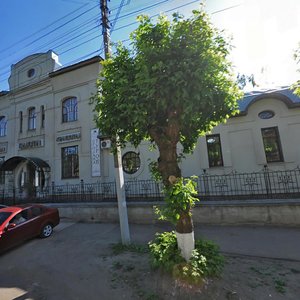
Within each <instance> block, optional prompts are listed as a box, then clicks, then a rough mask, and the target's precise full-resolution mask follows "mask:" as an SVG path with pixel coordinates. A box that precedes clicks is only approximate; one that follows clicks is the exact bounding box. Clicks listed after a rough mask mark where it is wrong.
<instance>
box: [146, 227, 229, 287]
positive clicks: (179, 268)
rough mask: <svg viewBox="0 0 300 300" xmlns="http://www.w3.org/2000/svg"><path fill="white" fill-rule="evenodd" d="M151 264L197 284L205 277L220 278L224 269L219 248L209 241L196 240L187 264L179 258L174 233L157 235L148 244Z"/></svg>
mask: <svg viewBox="0 0 300 300" xmlns="http://www.w3.org/2000/svg"><path fill="white" fill-rule="evenodd" d="M149 249H150V259H151V264H152V266H153V267H155V268H159V267H160V268H162V269H163V270H166V271H167V272H172V274H173V275H174V276H175V277H176V278H181V279H183V280H186V281H188V282H189V283H194V284H198V283H200V282H202V281H203V279H205V278H207V277H214V276H220V274H221V273H222V270H223V267H224V257H223V256H222V255H220V252H219V247H218V246H217V245H216V244H214V243H213V242H211V241H206V240H202V239H197V240H196V242H195V250H193V253H192V256H191V258H190V260H189V261H188V262H185V260H184V259H183V258H182V257H181V255H180V253H179V250H178V247H177V240H176V235H175V232H174V231H172V232H163V233H160V234H159V233H157V234H156V237H155V239H154V241H152V242H150V243H149Z"/></svg>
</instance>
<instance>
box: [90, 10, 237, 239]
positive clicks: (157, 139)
mask: <svg viewBox="0 0 300 300" xmlns="http://www.w3.org/2000/svg"><path fill="white" fill-rule="evenodd" d="M138 20H139V22H140V25H139V27H138V28H137V29H136V30H135V31H134V32H133V33H132V34H131V41H132V43H131V48H126V47H124V46H123V45H122V44H118V46H117V48H116V52H115V54H114V55H113V56H112V57H110V58H109V59H107V60H105V61H103V62H102V64H103V70H102V72H101V74H100V75H101V77H100V78H99V80H98V81H97V85H98V91H99V92H98V94H96V95H94V96H93V100H94V102H95V111H96V112H97V116H96V123H97V126H98V127H99V128H100V130H101V132H103V133H105V134H106V135H109V136H116V135H117V136H118V137H119V140H118V141H117V142H118V143H119V144H120V145H121V146H124V145H125V143H126V142H130V143H132V144H133V145H135V146H137V145H139V144H140V142H141V141H142V140H144V139H148V140H150V141H151V142H152V143H154V144H155V145H156V146H157V148H158V150H159V158H158V161H157V170H158V172H159V173H160V174H161V177H162V181H163V183H164V185H165V187H166V189H172V187H173V186H174V184H175V183H176V182H178V180H176V179H179V178H181V176H182V174H181V170H180V168H179V165H178V158H179V155H180V154H179V153H177V146H178V143H181V145H182V148H183V152H184V153H190V152H192V150H193V148H194V146H195V144H196V142H197V139H198V137H199V136H200V135H204V134H205V133H207V132H209V131H210V130H211V129H212V128H213V127H214V126H216V125H217V124H219V123H220V122H225V121H226V119H227V118H229V116H231V115H233V114H235V113H236V112H237V103H236V100H237V99H239V98H241V96H242V94H241V92H240V90H239V88H238V86H237V84H236V83H235V78H234V76H233V73H232V70H231V63H230V62H229V61H228V60H227V56H228V54H229V51H230V48H231V47H230V44H229V42H228V41H226V40H225V38H223V37H222V32H219V31H218V30H217V29H216V28H214V27H213V26H212V25H211V23H210V21H209V18H208V16H207V14H206V13H205V12H204V10H203V9H200V10H197V11H193V15H192V16H191V17H190V18H188V19H184V18H183V17H182V16H180V15H178V14H174V15H173V19H172V20H171V21H169V20H168V19H167V18H166V17H165V16H160V17H159V18H158V20H157V22H156V23H153V22H152V21H151V20H150V18H149V17H147V16H140V17H139V18H138ZM174 179H175V180H174ZM176 231H177V232H178V233H182V234H184V233H192V232H193V222H192V218H191V208H190V207H185V209H182V210H181V211H180V215H179V218H178V222H177V224H176Z"/></svg>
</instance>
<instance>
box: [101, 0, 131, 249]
mask: <svg viewBox="0 0 300 300" xmlns="http://www.w3.org/2000/svg"><path fill="white" fill-rule="evenodd" d="M100 9H101V18H102V34H103V42H104V53H105V58H106V59H107V58H108V57H109V55H110V54H111V48H110V34H109V21H108V7H107V0H100ZM115 139H116V141H115V143H116V153H115V154H114V167H115V179H116V186H117V198H118V210H119V221H120V230H121V238H122V244H129V243H130V233H129V224H128V214H127V205H126V196H125V182H124V174H123V170H122V158H121V148H120V146H118V145H117V143H118V136H116V137H115Z"/></svg>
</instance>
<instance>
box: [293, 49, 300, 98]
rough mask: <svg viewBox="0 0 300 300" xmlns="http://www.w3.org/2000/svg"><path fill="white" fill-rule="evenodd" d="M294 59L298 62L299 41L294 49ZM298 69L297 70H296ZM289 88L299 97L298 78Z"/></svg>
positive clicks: (299, 56) (299, 54) (299, 81)
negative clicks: (297, 46)
mask: <svg viewBox="0 0 300 300" xmlns="http://www.w3.org/2000/svg"><path fill="white" fill-rule="evenodd" d="M294 59H295V61H296V63H297V64H299V62H300V43H299V48H298V49H296V50H295V52H294ZM298 71H299V70H298ZM291 88H292V89H293V90H294V93H295V94H296V95H297V96H299V97H300V80H297V82H295V83H294V84H293V85H292V86H291Z"/></svg>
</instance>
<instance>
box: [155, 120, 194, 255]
mask: <svg viewBox="0 0 300 300" xmlns="http://www.w3.org/2000/svg"><path fill="white" fill-rule="evenodd" d="M171 120H172V121H170V122H169V123H168V126H166V127H164V128H162V127H160V128H152V129H151V130H150V135H151V137H152V138H153V140H154V141H155V142H156V144H157V146H158V149H159V155H160V156H159V158H158V171H159V172H160V174H161V176H162V180H163V184H164V185H165V186H166V187H171V186H172V184H174V182H173V181H172V179H174V178H175V179H176V178H180V177H181V170H180V168H179V166H178V155H177V144H178V142H179V124H178V122H177V121H176V119H175V120H174V119H171ZM176 236H177V243H178V247H179V249H180V251H181V254H182V256H183V257H184V258H185V259H186V260H187V261H188V260H189V259H190V257H191V254H192V250H194V248H195V241H194V227H193V220H192V217H191V211H190V208H188V209H187V210H186V211H182V212H181V213H180V218H179V220H178V222H177V224H176Z"/></svg>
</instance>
